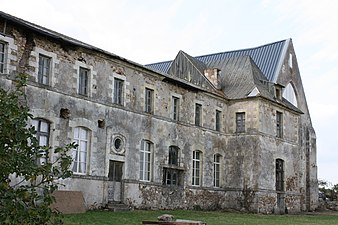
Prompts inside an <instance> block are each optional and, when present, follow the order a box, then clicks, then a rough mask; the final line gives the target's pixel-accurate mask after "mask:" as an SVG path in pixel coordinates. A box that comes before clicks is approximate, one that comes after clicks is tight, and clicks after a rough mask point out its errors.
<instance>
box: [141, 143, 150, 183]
mask: <svg viewBox="0 0 338 225" xmlns="http://www.w3.org/2000/svg"><path fill="white" fill-rule="evenodd" d="M152 149H153V143H151V142H150V141H147V140H142V143H141V149H140V180H142V181H150V180H151V165H152V157H151V153H152Z"/></svg>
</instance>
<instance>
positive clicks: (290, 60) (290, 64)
mask: <svg viewBox="0 0 338 225" xmlns="http://www.w3.org/2000/svg"><path fill="white" fill-rule="evenodd" d="M289 67H290V68H292V54H291V53H290V55H289Z"/></svg>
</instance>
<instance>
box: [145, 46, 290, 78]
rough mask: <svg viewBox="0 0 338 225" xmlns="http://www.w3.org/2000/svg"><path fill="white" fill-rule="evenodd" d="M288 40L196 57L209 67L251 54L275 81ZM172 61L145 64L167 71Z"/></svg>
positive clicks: (267, 75) (157, 69)
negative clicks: (228, 59) (225, 60)
mask: <svg viewBox="0 0 338 225" xmlns="http://www.w3.org/2000/svg"><path fill="white" fill-rule="evenodd" d="M287 43H288V40H282V41H277V42H274V43H270V44H266V45H262V46H259V47H255V48H248V49H241V50H235V51H228V52H220V53H215V54H209V55H202V56H196V57H195V58H196V59H198V60H200V61H202V62H204V63H205V64H206V65H207V66H208V67H210V68H211V67H212V66H213V65H215V66H216V65H217V64H222V61H223V60H224V59H227V58H232V57H239V56H250V57H251V58H252V60H253V61H254V62H255V64H256V65H257V66H258V68H259V69H260V70H261V71H262V72H263V74H264V75H265V77H266V78H267V79H268V80H269V81H275V80H276V77H275V76H277V75H278V73H277V72H278V71H277V70H279V69H280V65H281V58H282V57H283V54H285V48H286V47H287ZM171 63H172V61H165V62H159V63H153V64H148V65H145V66H146V67H148V68H150V69H153V70H156V71H160V72H162V73H167V72H168V70H169V67H170V65H171Z"/></svg>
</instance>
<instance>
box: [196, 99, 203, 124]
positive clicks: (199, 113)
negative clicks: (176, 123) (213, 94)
mask: <svg viewBox="0 0 338 225" xmlns="http://www.w3.org/2000/svg"><path fill="white" fill-rule="evenodd" d="M195 126H199V127H200V126H202V104H200V103H195Z"/></svg>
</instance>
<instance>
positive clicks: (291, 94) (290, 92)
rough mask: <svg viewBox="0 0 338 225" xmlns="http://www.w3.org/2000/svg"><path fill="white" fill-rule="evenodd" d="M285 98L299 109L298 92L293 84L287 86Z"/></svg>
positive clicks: (284, 93)
mask: <svg viewBox="0 0 338 225" xmlns="http://www.w3.org/2000/svg"><path fill="white" fill-rule="evenodd" d="M283 98H285V99H286V100H288V101H289V102H291V103H292V104H293V105H294V106H296V107H298V102H297V96H296V92H295V89H294V88H293V85H292V84H291V83H289V84H288V85H286V87H285V89H284V92H283Z"/></svg>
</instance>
